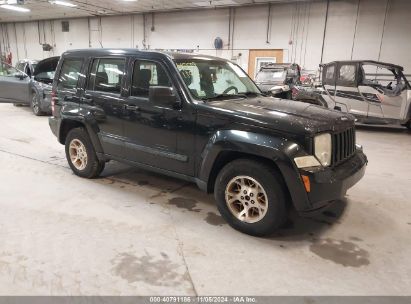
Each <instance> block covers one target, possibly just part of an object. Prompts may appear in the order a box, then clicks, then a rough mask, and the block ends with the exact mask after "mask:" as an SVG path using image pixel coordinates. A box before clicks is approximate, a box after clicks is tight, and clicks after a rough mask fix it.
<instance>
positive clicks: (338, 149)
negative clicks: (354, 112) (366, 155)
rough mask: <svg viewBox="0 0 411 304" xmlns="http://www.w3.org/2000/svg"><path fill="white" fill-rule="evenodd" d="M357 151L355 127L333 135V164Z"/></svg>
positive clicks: (340, 161)
mask: <svg viewBox="0 0 411 304" xmlns="http://www.w3.org/2000/svg"><path fill="white" fill-rule="evenodd" d="M354 152H355V128H354V127H353V128H350V129H347V130H345V131H342V132H339V133H335V134H333V135H332V165H338V164H339V163H342V162H343V161H345V160H346V159H348V158H350V157H351V156H352V155H353V154H354Z"/></svg>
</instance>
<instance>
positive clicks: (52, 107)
mask: <svg viewBox="0 0 411 304" xmlns="http://www.w3.org/2000/svg"><path fill="white" fill-rule="evenodd" d="M56 99H57V94H56V91H54V90H53V91H51V114H52V115H53V116H54V111H55V105H56Z"/></svg>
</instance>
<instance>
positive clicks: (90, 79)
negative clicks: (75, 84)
mask: <svg viewBox="0 0 411 304" xmlns="http://www.w3.org/2000/svg"><path fill="white" fill-rule="evenodd" d="M102 60H122V61H123V63H124V66H123V71H122V72H123V77H122V79H121V82H120V83H119V85H120V87H119V90H118V92H117V91H113V92H111V91H105V90H99V89H96V83H95V81H96V72H97V71H98V69H99V67H100V63H101V61H102ZM94 63H96V65H94ZM93 68H95V71H93ZM93 73H94V74H93ZM126 75H127V58H126V57H117V56H116V57H111V56H110V57H106V56H103V57H93V58H90V62H89V67H88V75H87V81H86V85H85V88H86V90H87V91H91V92H99V93H106V94H113V95H117V96H120V95H121V94H122V91H123V88H124V85H125V78H126Z"/></svg>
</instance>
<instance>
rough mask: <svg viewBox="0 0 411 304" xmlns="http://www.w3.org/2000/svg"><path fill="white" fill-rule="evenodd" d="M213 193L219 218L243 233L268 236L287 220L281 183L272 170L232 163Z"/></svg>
mask: <svg viewBox="0 0 411 304" xmlns="http://www.w3.org/2000/svg"><path fill="white" fill-rule="evenodd" d="M214 189H215V191H214V196H215V199H216V201H217V207H218V210H219V211H220V213H221V215H222V216H223V217H224V219H225V220H226V221H227V222H228V224H230V226H231V227H233V228H234V229H237V230H239V231H241V232H243V233H246V234H250V235H254V236H264V235H269V234H271V233H273V232H274V231H275V230H276V229H277V228H279V227H280V226H281V225H282V224H283V223H284V222H285V220H286V218H287V216H286V215H287V212H286V195H285V190H284V186H283V182H282V179H281V176H279V174H278V173H277V172H276V171H275V169H274V168H273V166H269V165H267V164H265V163H261V162H258V161H255V160H249V159H238V160H235V161H233V162H231V163H229V164H227V165H226V166H225V167H224V168H223V169H222V170H221V171H220V173H219V174H218V176H217V179H216V181H215V187H214Z"/></svg>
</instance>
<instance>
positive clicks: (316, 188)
mask: <svg viewBox="0 0 411 304" xmlns="http://www.w3.org/2000/svg"><path fill="white" fill-rule="evenodd" d="M367 163H368V160H367V156H366V155H365V154H364V153H363V152H362V150H360V149H358V150H357V151H356V153H355V154H354V155H353V156H352V157H351V158H350V159H348V160H346V161H345V162H344V163H342V164H340V165H338V166H336V167H333V168H323V169H321V170H319V171H305V170H300V174H301V175H306V176H308V177H309V179H310V185H311V190H310V192H307V196H308V201H309V206H310V207H309V208H307V209H306V210H299V211H300V212H309V211H313V210H316V209H319V208H322V207H324V206H326V205H328V203H329V202H331V201H333V200H337V199H341V198H343V197H344V196H345V194H346V193H347V190H348V189H349V188H351V187H352V186H354V185H355V184H356V183H357V182H358V181H359V180H360V179H361V178H362V177H363V176H364V174H365V168H366V166H367Z"/></svg>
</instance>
